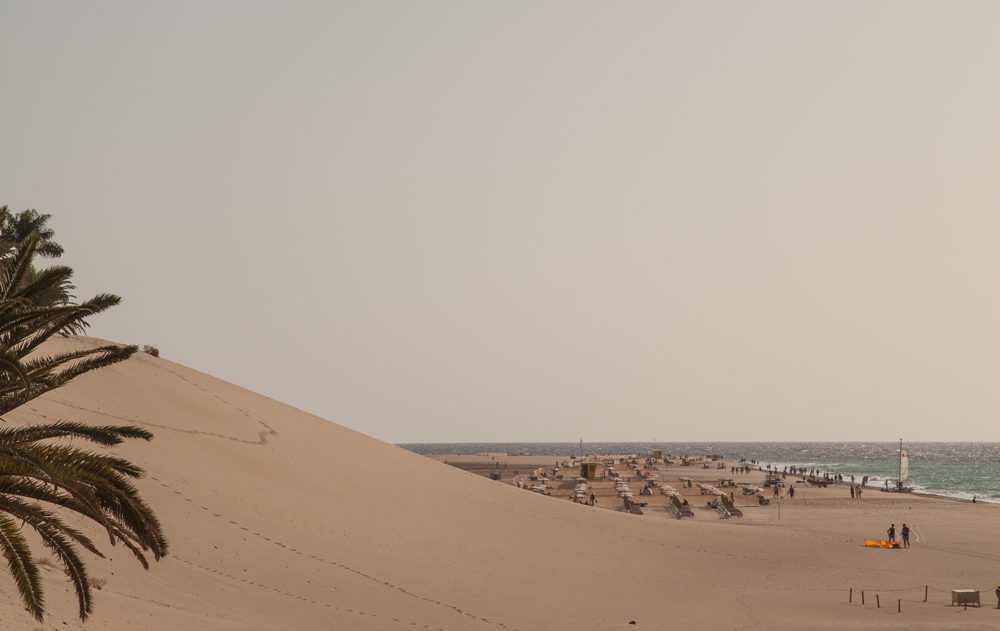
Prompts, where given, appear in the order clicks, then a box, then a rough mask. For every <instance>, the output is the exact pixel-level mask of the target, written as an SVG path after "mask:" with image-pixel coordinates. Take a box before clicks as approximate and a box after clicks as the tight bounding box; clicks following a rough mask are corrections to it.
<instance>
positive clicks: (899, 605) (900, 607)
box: [896, 598, 903, 613]
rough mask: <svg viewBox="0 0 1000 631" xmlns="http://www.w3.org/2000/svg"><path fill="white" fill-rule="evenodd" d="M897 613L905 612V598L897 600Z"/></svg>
mask: <svg viewBox="0 0 1000 631" xmlns="http://www.w3.org/2000/svg"><path fill="white" fill-rule="evenodd" d="M896 613H903V599H902V598H900V599H899V600H897V601H896Z"/></svg>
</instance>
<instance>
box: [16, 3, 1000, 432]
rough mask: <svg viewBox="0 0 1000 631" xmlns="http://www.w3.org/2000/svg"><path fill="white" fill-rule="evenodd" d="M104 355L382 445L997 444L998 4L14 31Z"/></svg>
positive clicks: (150, 12) (567, 8) (544, 7)
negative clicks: (148, 361)
mask: <svg viewBox="0 0 1000 631" xmlns="http://www.w3.org/2000/svg"><path fill="white" fill-rule="evenodd" d="M0 84H2V91H3V92H2V93H3V98H2V101H0V204H8V205H10V206H11V208H12V210H23V209H25V208H35V209H37V210H38V211H40V212H44V213H51V214H52V215H53V219H52V221H51V226H52V227H53V228H55V230H56V233H57V241H59V242H60V243H62V244H63V245H64V246H65V247H66V249H67V255H66V256H65V257H64V258H63V261H64V262H66V263H67V264H69V265H71V266H73V267H74V268H75V269H76V271H77V279H76V280H77V285H78V287H79V291H78V297H80V298H86V297H89V296H91V295H93V294H95V293H98V292H104V291H107V292H113V293H117V294H120V295H121V296H123V298H124V303H123V305H122V306H121V307H118V308H117V309H114V310H112V311H111V312H109V313H108V314H106V315H103V316H101V317H99V318H97V319H96V320H94V326H93V329H92V334H93V335H96V336H99V337H104V338H108V339H113V340H116V341H120V342H130V343H138V344H153V345H155V346H157V347H159V348H160V350H161V352H162V356H163V357H165V358H168V359H171V360H174V361H177V362H180V363H183V364H185V365H188V366H191V367H193V368H196V369H199V370H202V371H204V372H207V373H210V374H213V375H215V376H218V377H221V378H223V379H226V380H228V381H232V382H234V383H237V384H239V385H241V386H244V387H247V388H250V389H252V390H255V391H257V392H260V393H262V394H266V395H268V396H271V397H273V398H275V399H278V400H281V401H284V402H286V403H289V404H291V405H294V406H296V407H299V408H302V409H305V410H308V411H310V412H313V413H315V414H318V415H320V416H323V417H325V418H328V419H330V420H332V421H335V422H337V423H341V424H343V425H346V426H349V427H352V428H355V429H358V430H360V431H362V432H364V433H367V434H370V435H373V436H376V437H378V438H381V439H384V440H388V441H391V442H438V441H474V440H483V441H488V440H497V441H506V440H519V441H575V440H578V439H579V438H581V437H582V438H583V439H584V440H592V441H596V440H651V439H653V438H656V439H657V440H662V441H667V440H712V439H728V440H790V441H797V440H851V441H862V440H895V439H898V438H900V437H902V438H904V439H906V440H909V441H919V440H993V441H997V440H1000V326H998V325H1000V293H998V292H1000V225H998V211H1000V177H998V176H1000V116H998V113H1000V4H998V3H996V2H981V3H976V2H947V3H946V2H933V3H921V2H912V1H906V2H896V3H885V2H879V3H872V2H867V1H866V2H858V3H851V2H840V1H838V2H830V3H816V2H808V3H804V2H797V1H796V2H787V3H786V2H763V3H745V2H734V3H725V2H713V3H695V2H675V3H664V2H651V3H642V2H632V3H611V2H606V3H589V2H577V1H574V2H549V3H546V2H534V1H532V2H494V3H482V2H470V1H468V0H465V1H461V2H453V3H442V2H394V3H379V2H371V1H368V0H366V1H365V2H354V3H340V4H334V3H330V2H316V3H303V2H272V3H260V2H258V3H250V2H243V1H239V2H229V3H223V2H207V3H206V2H176V1H172V2H161V3H149V2H143V3H130V2H119V3H97V2H88V3H71V2H65V3H38V2H32V3H27V2H6V1H3V2H0Z"/></svg>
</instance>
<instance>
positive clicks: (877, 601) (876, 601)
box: [875, 594, 882, 609]
mask: <svg viewBox="0 0 1000 631" xmlns="http://www.w3.org/2000/svg"><path fill="white" fill-rule="evenodd" d="M875 606H876V607H878V608H879V609H881V608H882V602H881V601H880V600H879V599H878V594H875Z"/></svg>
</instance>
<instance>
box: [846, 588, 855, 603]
mask: <svg viewBox="0 0 1000 631" xmlns="http://www.w3.org/2000/svg"><path fill="white" fill-rule="evenodd" d="M853 600H854V588H853V587H852V588H851V591H849V592H847V602H852V601H853Z"/></svg>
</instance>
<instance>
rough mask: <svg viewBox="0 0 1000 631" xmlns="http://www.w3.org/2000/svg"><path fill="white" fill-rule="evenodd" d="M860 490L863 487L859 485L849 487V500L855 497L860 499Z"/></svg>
mask: <svg viewBox="0 0 1000 631" xmlns="http://www.w3.org/2000/svg"><path fill="white" fill-rule="evenodd" d="M862 488H863V486H862V485H860V484H858V485H854V484H852V485H851V499H854V498H855V497H857V498H860V497H861V490H862Z"/></svg>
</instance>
